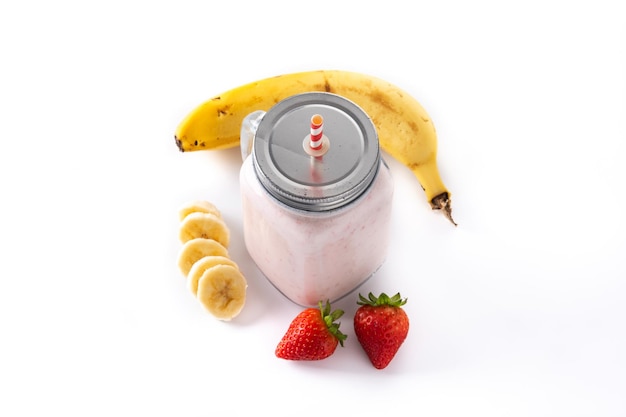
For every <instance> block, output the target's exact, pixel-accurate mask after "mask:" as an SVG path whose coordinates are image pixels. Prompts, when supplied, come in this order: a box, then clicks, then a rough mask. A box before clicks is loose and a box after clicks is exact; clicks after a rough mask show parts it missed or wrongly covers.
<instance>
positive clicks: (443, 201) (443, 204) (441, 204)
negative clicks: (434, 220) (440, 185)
mask: <svg viewBox="0 0 626 417" xmlns="http://www.w3.org/2000/svg"><path fill="white" fill-rule="evenodd" d="M430 206H431V207H432V209H433V210H441V211H442V212H443V214H444V216H446V218H447V219H448V220H450V223H452V224H453V225H455V226H458V225H457V224H456V222H455V221H454V219H453V218H452V200H451V199H450V195H449V194H448V193H447V192H443V193H441V194H439V195H437V196H435V197H434V198H433V199H432V200H431V202H430Z"/></svg>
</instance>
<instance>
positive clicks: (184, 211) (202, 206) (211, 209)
mask: <svg viewBox="0 0 626 417" xmlns="http://www.w3.org/2000/svg"><path fill="white" fill-rule="evenodd" d="M191 213H211V214H214V215H215V216H216V217H219V218H222V213H220V211H219V210H218V208H217V207H215V205H213V204H212V203H210V202H208V201H203V200H196V201H190V202H188V203H186V204H185V205H183V206H182V207H181V208H180V209H179V211H178V217H179V219H180V221H183V219H184V218H185V217H187V215H189V214H191Z"/></svg>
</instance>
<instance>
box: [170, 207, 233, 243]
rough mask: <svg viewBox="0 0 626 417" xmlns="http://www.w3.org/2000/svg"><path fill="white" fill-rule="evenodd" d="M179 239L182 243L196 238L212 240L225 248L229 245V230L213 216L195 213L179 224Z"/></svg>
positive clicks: (221, 221)
mask: <svg viewBox="0 0 626 417" xmlns="http://www.w3.org/2000/svg"><path fill="white" fill-rule="evenodd" d="M179 237H180V241H181V242H183V243H185V242H187V241H188V240H191V239H195V238H198V237H203V238H205V239H213V240H217V241H218V242H220V243H221V244H222V246H224V247H225V248H227V247H228V244H229V243H230V230H229V229H228V226H226V223H224V221H223V220H222V219H220V218H219V217H217V216H216V215H215V214H211V213H201V212H195V213H190V214H188V215H187V216H186V217H185V218H184V219H183V221H182V222H181V224H180V230H179Z"/></svg>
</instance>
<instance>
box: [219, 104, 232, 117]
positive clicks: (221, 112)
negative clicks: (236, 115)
mask: <svg viewBox="0 0 626 417" xmlns="http://www.w3.org/2000/svg"><path fill="white" fill-rule="evenodd" d="M229 109H230V105H228V106H224V107H219V108H218V109H217V117H223V116H227V115H228V114H229V111H228V110H229Z"/></svg>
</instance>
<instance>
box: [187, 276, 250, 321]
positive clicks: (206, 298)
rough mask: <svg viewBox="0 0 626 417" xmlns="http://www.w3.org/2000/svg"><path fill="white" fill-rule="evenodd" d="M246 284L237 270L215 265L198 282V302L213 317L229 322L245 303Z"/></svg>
mask: <svg viewBox="0 0 626 417" xmlns="http://www.w3.org/2000/svg"><path fill="white" fill-rule="evenodd" d="M247 287H248V283H247V281H246V278H245V277H244V276H243V275H242V274H241V272H240V271H239V269H237V268H235V267H234V266H231V265H217V266H214V267H212V268H209V269H207V270H205V271H204V273H203V274H202V276H201V277H200V280H199V281H198V294H197V296H198V300H200V303H201V304H202V305H203V306H204V308H205V309H207V310H208V312H209V313H211V314H212V315H213V316H215V317H217V318H218V319H220V320H224V321H229V320H231V319H233V318H234V317H236V316H237V315H238V314H239V313H240V312H241V310H242V309H243V306H244V304H245V303H246V289H247Z"/></svg>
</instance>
